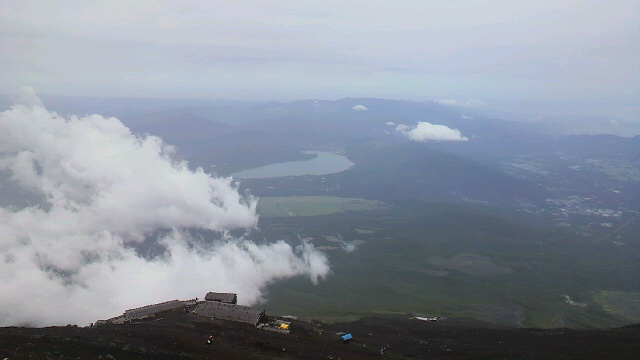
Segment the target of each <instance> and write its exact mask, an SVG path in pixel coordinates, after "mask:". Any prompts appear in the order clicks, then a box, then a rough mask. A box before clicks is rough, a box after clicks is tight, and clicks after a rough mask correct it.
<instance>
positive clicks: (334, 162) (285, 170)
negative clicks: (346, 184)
mask: <svg viewBox="0 0 640 360" xmlns="http://www.w3.org/2000/svg"><path fill="white" fill-rule="evenodd" d="M303 153H305V154H315V155H316V157H314V158H313V159H310V160H299V161H289V162H285V163H276V164H269V165H265V166H261V167H257V168H254V169H248V170H243V171H238V172H236V173H233V174H231V176H233V177H234V178H237V179H260V178H273V177H283V176H301V175H327V174H335V173H338V172H341V171H345V170H347V169H348V168H350V167H352V166H353V163H352V162H351V161H350V160H349V159H347V157H346V156H342V155H338V154H334V153H332V152H327V151H303Z"/></svg>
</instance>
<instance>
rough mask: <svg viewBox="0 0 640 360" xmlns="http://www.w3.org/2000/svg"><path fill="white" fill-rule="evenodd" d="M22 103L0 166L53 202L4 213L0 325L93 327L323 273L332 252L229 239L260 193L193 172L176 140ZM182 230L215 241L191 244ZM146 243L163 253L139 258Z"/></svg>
mask: <svg viewBox="0 0 640 360" xmlns="http://www.w3.org/2000/svg"><path fill="white" fill-rule="evenodd" d="M20 101H21V104H18V105H15V106H13V107H12V108H11V109H10V110H8V111H5V112H2V113H0V170H2V171H8V172H10V173H11V175H12V180H13V181H14V182H16V183H17V184H19V185H20V186H22V187H24V188H26V189H28V190H30V191H32V192H35V193H39V194H41V195H43V196H45V197H46V199H47V201H46V203H44V204H40V205H37V206H32V207H26V208H22V209H19V208H18V209H16V208H8V207H7V208H0V234H2V236H0V288H1V289H2V293H1V294H0V325H2V326H7V325H19V324H31V325H40V326H42V325H51V324H67V323H74V322H77V323H81V324H87V323H89V322H92V321H95V320H97V319H100V318H106V317H110V316H114V315H117V314H119V313H121V312H122V311H124V310H125V309H127V308H131V307H135V306H141V305H145V304H148V303H153V302H157V301H164V300H170V299H174V298H189V297H195V296H202V295H203V294H204V293H206V292H207V291H210V290H220V291H233V292H237V293H238V294H239V298H240V300H241V301H242V302H244V303H255V302H256V301H258V300H259V299H260V298H261V291H262V290H263V289H264V287H265V286H266V285H267V284H269V283H271V282H272V281H274V280H277V279H281V278H286V277H291V276H296V275H307V276H309V277H310V278H311V280H312V281H317V280H318V279H319V278H322V277H324V276H326V275H327V274H328V272H329V266H328V261H327V258H326V257H325V256H324V254H322V253H320V252H318V251H317V250H315V249H314V248H313V247H312V246H311V245H309V244H303V245H300V246H299V247H297V248H293V247H292V246H290V245H288V244H286V243H285V242H282V241H279V242H275V243H271V244H255V243H253V242H251V241H249V240H246V239H232V238H229V237H228V236H227V235H224V234H225V232H224V231H225V230H228V229H233V228H251V227H255V226H256V225H257V221H258V216H257V215H256V203H257V199H255V198H253V197H251V196H241V195H240V194H239V193H238V190H237V188H236V185H235V184H234V183H233V181H232V179H231V178H215V177H213V176H211V175H209V174H206V173H204V171H202V169H198V170H196V171H192V170H190V169H189V168H188V167H187V164H186V163H184V162H179V161H176V160H174V157H173V154H174V149H173V148H172V147H170V146H168V145H166V144H164V143H163V142H162V141H161V140H160V139H159V138H157V137H154V136H146V137H137V136H134V135H133V134H131V132H130V131H129V129H128V128H126V127H125V126H124V125H123V124H122V123H121V122H120V121H119V120H118V119H115V118H104V117H102V116H100V115H90V116H86V117H82V118H80V117H75V116H74V117H71V118H63V117H61V116H58V115H57V114H55V113H52V112H49V111H47V110H46V109H45V108H44V107H43V106H42V103H41V102H40V101H39V99H37V97H35V95H34V94H33V91H32V90H31V89H25V91H24V92H23V95H22V96H21V98H20ZM186 228H189V229H206V230H213V231H216V232H217V234H219V235H218V239H217V240H215V241H213V240H211V241H204V240H202V239H194V238H192V237H191V236H190V235H189V234H188V233H187V232H185V231H183V230H181V229H186ZM158 234H161V235H158ZM144 239H146V241H152V242H155V243H156V244H157V245H158V246H159V247H163V248H165V249H166V250H165V252H164V254H163V255H162V256H161V257H157V258H153V259H148V258H145V257H143V256H141V255H139V254H137V253H136V251H135V250H134V249H133V248H132V246H130V245H131V244H133V243H134V242H138V241H141V240H144ZM212 241H213V243H212Z"/></svg>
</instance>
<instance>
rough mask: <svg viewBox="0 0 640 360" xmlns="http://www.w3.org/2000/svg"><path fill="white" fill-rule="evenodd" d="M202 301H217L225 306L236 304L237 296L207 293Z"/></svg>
mask: <svg viewBox="0 0 640 360" xmlns="http://www.w3.org/2000/svg"><path fill="white" fill-rule="evenodd" d="M204 299H205V300H206V301H218V302H222V303H227V304H237V303H238V295H237V294H234V293H218V292H208V293H207V295H205V297H204Z"/></svg>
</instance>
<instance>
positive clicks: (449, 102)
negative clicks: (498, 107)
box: [436, 99, 487, 108]
mask: <svg viewBox="0 0 640 360" xmlns="http://www.w3.org/2000/svg"><path fill="white" fill-rule="evenodd" d="M436 102H437V103H438V104H440V105H444V106H460V107H468V108H481V107H484V106H486V105H487V104H486V103H485V102H484V101H482V100H478V99H469V100H467V101H465V102H464V103H459V102H458V100H456V99H442V100H436Z"/></svg>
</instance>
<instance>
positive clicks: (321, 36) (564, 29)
mask: <svg viewBox="0 0 640 360" xmlns="http://www.w3.org/2000/svg"><path fill="white" fill-rule="evenodd" d="M0 10H1V11H0V14H1V15H0V19H2V21H0V38H2V41H1V42H0V50H1V52H2V53H3V56H2V57H0V66H1V68H2V69H3V70H2V71H1V72H0V80H1V81H0V93H7V94H10V93H15V92H17V91H18V89H19V88H20V87H22V86H32V87H33V88H34V89H35V90H36V91H37V92H38V94H55V95H66V96H91V97H123V98H129V97H141V98H202V99H224V100H245V101H247V100H248V101H292V100H299V99H340V98H344V97H374V98H385V99H403V100H409V101H429V100H431V101H441V102H443V103H448V104H459V105H463V106H472V107H487V108H491V109H495V110H503V111H510V112H516V113H526V114H541V115H561V114H562V115H566V114H586V115H599V116H603V115H609V116H614V117H619V118H623V119H638V117H639V115H640V104H639V103H638V100H637V99H638V98H639V95H640V90H639V89H638V86H637V85H636V84H637V83H639V82H640V70H639V69H638V67H637V66H636V64H637V62H638V59H639V58H640V50H639V49H640V46H638V43H639V40H640V37H639V36H638V34H639V33H640V32H639V31H638V30H639V29H640V27H639V25H638V24H640V21H639V20H640V5H638V3H637V2H634V1H629V0H619V1H608V2H599V1H589V2H575V1H542V2H541V1H536V2H533V1H526V2H517V3H513V2H508V1H504V0H492V1H490V2H482V3H477V2H473V1H457V2H452V3H446V4H444V3H434V2H417V1H400V2H396V3H394V4H393V6H392V7H391V6H387V5H383V4H377V3H370V2H363V1H351V2H348V3H343V2H334V1H323V2H318V3H309V4H301V3H299V2H294V1H289V0H282V1H278V2H275V3H274V2H270V3H269V4H263V3H260V2H256V1H250V2H244V3H242V4H240V3H226V4H224V5H220V4H212V3H210V2H206V1H197V2H191V3H189V4H188V5H187V4H174V3H172V2H169V1H144V2H135V3H131V2H124V1H114V2H109V3H108V4H92V3H85V2H59V1H52V2H47V3H41V2H36V1H21V2H4V3H3V4H0Z"/></svg>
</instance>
